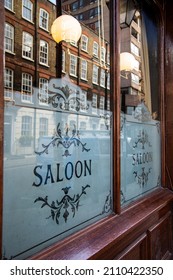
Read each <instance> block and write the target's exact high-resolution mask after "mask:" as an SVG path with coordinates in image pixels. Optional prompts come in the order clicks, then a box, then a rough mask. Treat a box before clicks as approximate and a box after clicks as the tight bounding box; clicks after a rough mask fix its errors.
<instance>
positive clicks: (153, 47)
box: [120, 1, 161, 204]
mask: <svg viewBox="0 0 173 280" xmlns="http://www.w3.org/2000/svg"><path fill="white" fill-rule="evenodd" d="M125 2H126V1H122V5H125ZM127 2H128V1H127ZM131 2H132V3H133V4H134V8H135V13H134V14H133V15H132V18H131V24H130V25H127V24H122V25H121V54H120V67H121V69H120V70H121V201H122V204H127V203H128V202H130V201H132V200H135V199H136V198H138V197H140V196H141V195H143V194H145V193H147V192H149V191H151V190H153V189H154V188H156V187H159V186H160V184H161V155H160V154H161V151H160V137H161V133H160V107H159V82H158V81H159V75H158V69H159V66H158V61H159V55H158V54H159V50H158V30H159V29H158V24H157V20H156V18H155V13H154V12H153V11H152V7H148V5H147V4H146V3H145V1H138V2H136V1H131ZM132 3H131V5H132ZM136 3H137V4H136ZM120 13H121V10H120ZM122 13H124V8H123V10H122ZM127 13H128V9H127Z"/></svg>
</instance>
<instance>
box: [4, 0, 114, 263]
mask: <svg viewBox="0 0 173 280" xmlns="http://www.w3.org/2000/svg"><path fill="white" fill-rule="evenodd" d="M36 2H37V6H35V4H36ZM56 2H57V7H56V6H55V4H56ZM90 2H91V1H81V0H80V1H76V0H75V1H70V4H69V1H68V3H67V1H62V3H61V5H62V13H63V14H65V15H67V14H68V13H70V15H72V16H74V17H75V18H76V19H78V20H79V19H80V18H82V19H83V21H82V22H81V28H82V34H83V35H84V36H83V37H81V38H85V41H84V43H83V45H81V39H80V40H79V41H78V42H76V43H75V42H74V41H73V40H72V41H70V42H68V43H67V42H66V41H63V42H62V44H57V48H56V42H55V41H54V39H53V38H52V36H51V35H49V34H48V32H47V30H44V29H43V28H42V27H43V25H40V24H39V17H40V15H41V13H40V9H41V11H43V9H42V7H44V9H45V14H43V16H45V15H46V17H45V18H46V20H47V21H48V30H49V31H50V30H51V26H52V24H53V22H54V20H55V19H56V18H57V15H56V8H57V11H58V13H59V12H61V7H60V1H45V0H42V1H32V3H33V7H32V6H30V5H29V3H30V1H21V5H22V3H23V5H24V4H25V10H26V9H27V10H28V11H30V13H32V15H31V14H30V19H31V18H35V15H34V13H35V12H36V14H37V16H38V20H37V22H38V26H36V25H35V24H34V25H33V24H32V23H30V22H28V23H27V24H28V25H27V26H28V28H27V26H26V24H25V23H26V19H23V18H22V17H21V16H22V15H21V13H22V6H21V9H19V6H15V5H16V1H14V13H13V14H11V13H10V12H9V11H8V10H6V14H7V15H8V13H10V16H9V18H10V25H12V26H13V27H14V54H13V57H12V56H11V55H12V54H9V53H7V52H6V53H5V69H6V70H5V73H6V75H5V77H6V78H5V95H4V100H5V116H4V135H5V137H4V197H3V203H4V204H3V257H4V259H25V258H28V257H29V256H31V255H32V254H34V253H37V252H39V251H40V250H42V249H44V248H45V247H48V246H49V245H51V244H53V243H55V242H57V241H59V240H61V239H63V238H64V237H66V236H68V235H70V234H72V233H74V232H76V231H78V230H80V229H82V228H84V227H86V226H87V225H90V224H92V223H94V222H96V221H98V220H99V219H101V218H103V217H105V216H107V215H109V214H110V213H111V212H112V159H111V154H112V140H111V138H112V130H111V123H110V119H111V116H112V112H111V111H110V98H111V94H110V63H109V61H110V60H111V58H110V59H109V55H110V45H109V23H108V22H107V18H109V10H108V8H107V6H106V3H105V1H99V2H97V1H93V3H92V5H91V4H90ZM18 3H19V1H18ZM19 10H20V12H19ZM23 12H24V11H23ZM27 14H28V12H27ZM91 14H92V17H91ZM23 15H24V14H23ZM7 23H8V17H7ZM63 23H64V22H63ZM24 27H25V28H24ZM67 27H68V28H69V27H71V26H70V25H67ZM33 28H35V29H36V30H35V32H31V30H33ZM45 29H46V28H45ZM58 31H59V29H58ZM73 31H74V30H73ZM75 31H76V29H75ZM74 33H75V32H74ZM22 34H27V36H25V37H24V38H23V40H22V36H23V35H22ZM33 34H37V38H35V37H34V36H33ZM71 34H72V33H71ZM32 36H33V37H32ZM30 38H33V40H30ZM22 42H23V44H22ZM36 43H37V46H35V44H36ZM27 53H28V55H26V54H27ZM29 54H30V55H29ZM31 54H32V55H31ZM28 58H32V59H28Z"/></svg>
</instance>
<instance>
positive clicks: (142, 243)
mask: <svg viewBox="0 0 173 280" xmlns="http://www.w3.org/2000/svg"><path fill="white" fill-rule="evenodd" d="M147 257H148V254H147V235H146V234H143V235H142V236H140V237H139V238H138V239H136V240H135V242H133V243H132V244H130V246H128V247H127V248H126V249H125V250H124V251H123V252H121V254H119V255H117V256H116V258H115V260H147Z"/></svg>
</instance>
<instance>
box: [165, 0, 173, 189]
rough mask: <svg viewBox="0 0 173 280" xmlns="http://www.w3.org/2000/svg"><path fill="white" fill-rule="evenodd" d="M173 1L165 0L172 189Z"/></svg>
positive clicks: (172, 185) (172, 180)
mask: <svg viewBox="0 0 173 280" xmlns="http://www.w3.org/2000/svg"><path fill="white" fill-rule="evenodd" d="M172 10H173V2H172V1H171V0H167V1H165V95H166V98H165V129H166V134H165V141H166V145H165V147H166V161H165V168H166V172H167V174H166V175H167V177H166V185H167V186H169V187H170V188H171V189H172V190H173V160H172V155H173V111H172V109H173V76H172V73H173V60H172V55H173V54H172V50H173V25H172Z"/></svg>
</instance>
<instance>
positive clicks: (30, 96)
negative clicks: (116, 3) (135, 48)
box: [4, 0, 110, 155]
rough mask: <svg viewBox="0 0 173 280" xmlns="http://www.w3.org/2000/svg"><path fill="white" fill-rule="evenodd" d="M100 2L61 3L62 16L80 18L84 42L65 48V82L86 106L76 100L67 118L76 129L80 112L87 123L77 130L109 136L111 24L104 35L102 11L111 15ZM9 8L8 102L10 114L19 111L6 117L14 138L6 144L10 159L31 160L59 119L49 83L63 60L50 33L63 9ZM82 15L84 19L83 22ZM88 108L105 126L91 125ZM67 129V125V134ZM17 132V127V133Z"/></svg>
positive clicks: (18, 4)
mask: <svg viewBox="0 0 173 280" xmlns="http://www.w3.org/2000/svg"><path fill="white" fill-rule="evenodd" d="M98 2H99V3H101V2H100V1H98ZM98 2H97V1H62V13H66V14H67V13H69V14H71V15H73V16H74V17H76V18H78V19H79V21H80V22H81V26H82V36H81V39H80V41H79V42H78V44H76V45H74V44H69V43H68V44H67V43H66V42H62V71H61V77H62V78H63V77H64V79H65V80H66V81H67V80H68V81H69V82H70V83H72V84H74V85H76V86H77V87H80V98H81V100H82V102H80V105H79V104H78V105H76V103H74V100H73V101H72V100H71V101H69V104H68V105H69V106H68V110H70V111H71V112H72V114H69V116H68V123H69V126H70V127H71V129H72V128H73V125H74V115H73V113H74V112H75V113H76V112H80V113H82V114H83V115H84V117H83V120H81V121H80V124H78V129H81V130H86V129H87V130H90V129H93V127H94V129H98V130H100V129H101V130H104V129H105V120H104V118H102V115H103V112H104V109H106V110H108V111H109V110H110V69H109V68H110V50H109V40H108V39H109V38H108V37H109V36H108V24H106V26H107V27H106V28H107V31H104V30H103V29H105V30H106V28H105V26H103V22H102V21H101V19H103V17H102V16H103V8H104V9H107V6H106V4H105V3H104V5H103V4H102V7H101V4H99V6H98ZM76 5H77V6H76ZM4 6H5V73H4V74H5V83H4V84H5V93H4V100H5V104H6V107H7V108H8V107H9V108H11V106H13V105H16V106H14V113H13V114H12V113H11V112H12V110H11V112H10V113H9V114H8V113H7V114H6V116H5V133H6V134H8V135H11V137H6V138H7V139H9V141H6V142H5V151H6V154H7V155H17V154H18V155H19V154H28V155H29V154H31V153H32V150H33V147H37V146H38V142H39V138H40V137H43V136H48V135H49V136H50V135H52V133H53V129H52V127H53V126H54V122H55V120H54V113H53V112H52V111H50V110H49V109H50V108H52V106H53V105H52V104H53V103H52V100H53V99H52V95H51V94H50V84H49V83H50V80H51V79H53V78H56V75H57V67H58V63H59V62H58V61H60V58H59V57H57V51H56V43H55V42H54V40H53V39H52V36H51V33H50V30H51V25H52V23H53V21H54V20H55V19H56V17H57V9H58V7H57V6H56V5H55V4H54V3H53V1H47V0H41V1H40V0H37V1H29V0H28V1H19V0H16V1H11V5H9V1H5V3H4ZM79 6H80V7H79ZM81 11H83V13H84V14H83V13H82V12H81ZM58 12H59V11H58ZM81 14H83V15H82V16H80V15H81ZM105 22H106V21H105ZM106 38H107V39H106ZM87 102H88V103H89V105H90V108H91V110H90V112H91V114H93V115H94V114H96V115H98V114H100V116H101V118H100V120H99V121H96V122H95V123H93V124H91V123H89V122H87V120H86V116H85V114H86V111H85V107H86V104H87ZM22 104H23V105H24V106H26V107H27V112H26V110H25V108H20V106H21V105H22ZM33 104H37V108H39V109H40V111H39V112H37V116H36V112H35V111H34V109H33ZM54 106H55V105H54ZM56 106H57V105H56ZM56 106H55V107H56ZM69 108H70V109H69ZM66 109H67V106H66V108H65V106H64V107H63V106H62V110H64V111H66ZM7 111H8V110H7ZM9 111H10V110H9ZM45 112H46V114H45ZM38 114H39V116H38ZM36 119H37V121H36V122H35V120H36ZM65 125H66V124H65V123H64V129H65ZM12 127H15V132H14V129H12ZM14 134H15V139H13V138H14V136H13V135H14ZM12 143H15V144H13V145H12Z"/></svg>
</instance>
